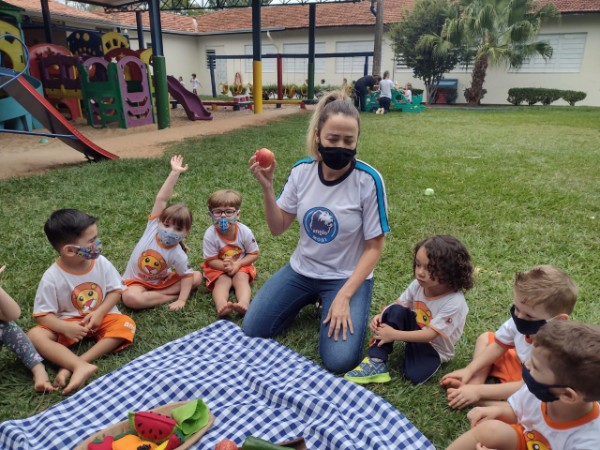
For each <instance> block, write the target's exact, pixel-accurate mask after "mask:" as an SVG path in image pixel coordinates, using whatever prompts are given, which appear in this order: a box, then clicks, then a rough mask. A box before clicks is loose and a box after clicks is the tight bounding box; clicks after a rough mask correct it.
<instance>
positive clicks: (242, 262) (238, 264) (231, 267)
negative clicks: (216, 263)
mask: <svg viewBox="0 0 600 450" xmlns="http://www.w3.org/2000/svg"><path fill="white" fill-rule="evenodd" d="M257 259H258V253H252V254H247V255H246V256H244V257H243V258H242V259H238V260H237V261H232V260H231V259H229V260H228V259H225V260H224V261H223V263H224V266H225V269H226V270H225V272H226V273H227V274H228V275H229V276H230V277H232V276H234V275H235V274H236V273H238V272H239V270H240V269H241V268H242V267H245V266H249V265H250V264H253V263H254V261H256V260H257Z"/></svg>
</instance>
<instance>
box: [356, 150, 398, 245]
mask: <svg viewBox="0 0 600 450" xmlns="http://www.w3.org/2000/svg"><path fill="white" fill-rule="evenodd" d="M355 169H358V170H362V171H363V172H365V173H367V174H369V175H371V177H372V178H373V182H374V183H375V193H376V195H377V205H378V209H379V223H380V224H381V230H382V231H383V232H384V233H388V232H389V231H390V225H389V222H388V218H387V209H386V205H385V189H384V188H383V180H382V179H381V175H380V174H379V172H377V171H376V170H375V169H373V168H372V167H371V166H369V165H368V164H366V163H364V162H362V161H356V166H355Z"/></svg>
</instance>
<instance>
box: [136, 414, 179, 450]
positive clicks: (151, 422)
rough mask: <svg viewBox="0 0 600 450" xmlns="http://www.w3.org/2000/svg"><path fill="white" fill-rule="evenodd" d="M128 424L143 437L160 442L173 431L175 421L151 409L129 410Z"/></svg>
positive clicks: (175, 425) (175, 424) (167, 437)
mask: <svg viewBox="0 0 600 450" xmlns="http://www.w3.org/2000/svg"><path fill="white" fill-rule="evenodd" d="M129 425H130V427H131V429H132V430H134V431H135V432H136V433H137V435H138V436H139V437H141V438H143V439H146V440H149V441H152V442H156V443H157V444H160V443H162V442H164V441H166V440H167V439H169V437H171V435H172V434H173V433H174V432H175V429H176V427H177V422H175V420H173V419H172V418H171V417H169V416H165V415H163V414H158V413H155V412H152V411H142V412H130V413H129Z"/></svg>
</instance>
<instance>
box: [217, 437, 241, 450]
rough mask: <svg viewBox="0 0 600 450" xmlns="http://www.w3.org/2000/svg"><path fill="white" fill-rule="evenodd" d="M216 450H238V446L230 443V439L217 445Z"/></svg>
mask: <svg viewBox="0 0 600 450" xmlns="http://www.w3.org/2000/svg"><path fill="white" fill-rule="evenodd" d="M215 450H238V446H237V445H235V442H233V441H230V440H229V439H223V440H222V441H220V442H219V443H218V444H217V446H216V447H215Z"/></svg>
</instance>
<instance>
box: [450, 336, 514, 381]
mask: <svg viewBox="0 0 600 450" xmlns="http://www.w3.org/2000/svg"><path fill="white" fill-rule="evenodd" d="M504 352H506V348H505V347H502V346H501V345H500V344H498V343H497V342H492V343H491V344H490V345H488V346H487V347H486V348H485V350H484V351H483V352H481V354H480V355H479V356H477V357H476V358H475V359H474V360H473V361H471V362H470V363H469V364H468V365H467V367H465V368H463V369H458V370H455V371H453V372H450V373H448V374H446V375H444V376H443V377H442V379H441V381H440V383H442V384H443V383H444V379H447V378H457V379H459V380H461V381H462V382H463V384H465V383H468V382H469V380H470V379H471V378H472V377H473V375H474V374H476V373H477V372H478V371H480V370H481V369H483V368H485V367H489V366H491V365H492V364H493V363H494V361H496V360H497V359H498V358H500V357H501V356H502V355H503V354H504Z"/></svg>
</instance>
